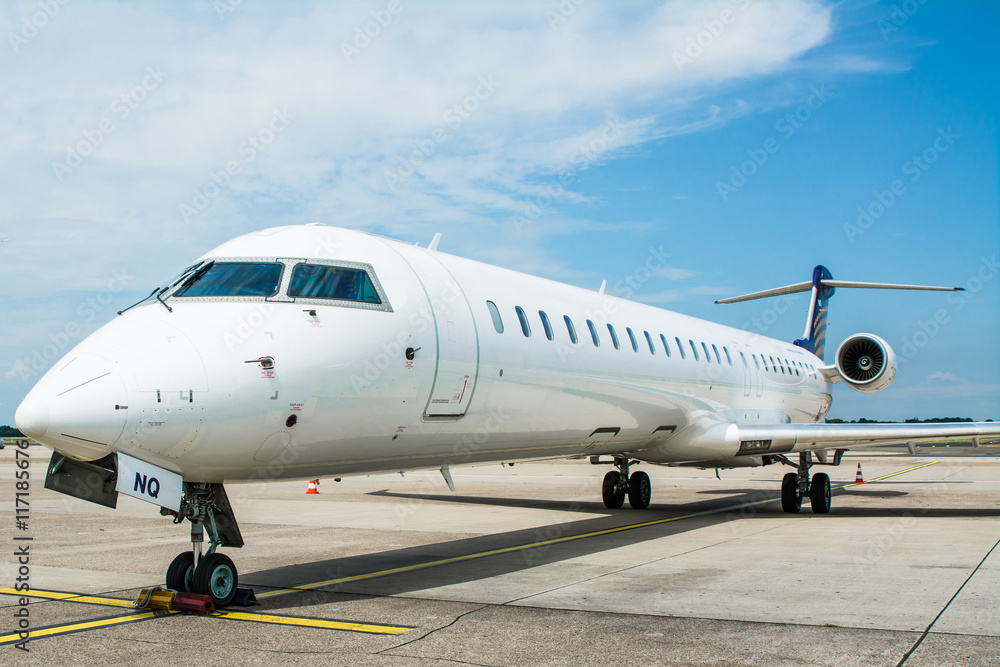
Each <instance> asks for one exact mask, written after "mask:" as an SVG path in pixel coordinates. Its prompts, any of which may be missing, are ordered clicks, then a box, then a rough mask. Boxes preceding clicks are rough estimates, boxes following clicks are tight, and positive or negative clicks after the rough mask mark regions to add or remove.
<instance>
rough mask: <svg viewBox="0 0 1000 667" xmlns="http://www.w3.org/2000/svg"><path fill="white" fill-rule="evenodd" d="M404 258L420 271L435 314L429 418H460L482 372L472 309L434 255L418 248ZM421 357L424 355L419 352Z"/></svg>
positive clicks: (428, 406) (431, 308)
mask: <svg viewBox="0 0 1000 667" xmlns="http://www.w3.org/2000/svg"><path fill="white" fill-rule="evenodd" d="M403 256H404V259H405V260H406V262H407V263H408V264H409V265H410V267H411V268H412V269H413V270H414V272H416V274H417V276H418V278H419V279H420V282H421V284H422V285H423V287H424V291H425V292H426V293H427V298H428V299H429V300H430V310H429V311H427V314H430V313H431V312H433V317H432V318H431V319H432V320H433V322H432V324H433V329H432V330H433V331H434V333H435V335H436V338H437V355H436V360H437V366H436V369H435V374H434V385H433V387H432V389H431V395H430V399H429V400H428V402H427V407H426V408H425V409H424V415H425V416H427V417H444V416H453V417H460V416H462V415H464V414H465V412H466V410H468V409H469V403H470V401H471V400H472V394H473V390H474V389H475V386H476V377H477V375H478V373H479V338H478V336H477V333H476V323H475V321H474V320H473V318H472V309H471V308H470V307H469V302H468V300H467V299H466V298H465V293H464V292H463V291H462V288H461V287H460V286H459V284H458V283H457V282H456V281H455V279H454V278H453V277H452V275H451V273H449V272H448V270H447V269H446V268H445V267H444V266H443V265H442V264H441V263H440V262H439V261H437V259H435V258H434V257H433V256H432V254H431V253H430V252H427V251H423V250H418V249H414V250H412V251H410V252H407V253H405V254H404V255H403ZM417 354H420V353H419V352H418V353H417Z"/></svg>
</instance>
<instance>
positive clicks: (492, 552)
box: [257, 460, 940, 599]
mask: <svg viewBox="0 0 1000 667" xmlns="http://www.w3.org/2000/svg"><path fill="white" fill-rule="evenodd" d="M937 463H940V460H938V461H931V462H930V463H924V464H922V465H918V466H913V467H911V468H907V469H905V470H900V471H897V472H893V473H889V474H887V475H882V476H880V477H875V478H873V479H872V480H870V481H868V482H862V483H861V484H873V483H875V482H881V481H883V480H886V479H889V478H891V477H897V476H899V475H904V474H906V473H908V472H913V471H914V470H920V469H921V468H926V467H928V466H932V465H935V464H937ZM861 484H858V483H857V482H851V483H850V484H843V485H840V486H836V487H834V489H833V490H840V489H848V488H851V487H855V486H861ZM777 500H779V498H765V499H762V500H754V501H750V502H746V503H739V504H737V505H729V506H727V507H722V508H717V509H711V510H704V511H701V512H693V513H690V514H683V515H681V516H674V517H667V518H665V519H655V520H653V521H642V522H639V523H633V524H627V525H624V526H615V527H612V528H604V529H602V530H595V531H591V532H589V533H581V534H579V535H567V536H565V537H556V538H552V539H550V540H541V541H539V542H531V543H529V544H518V545H513V546H509V547H500V548H498V549H489V550H487V551H479V552H475V553H471V554H462V555H459V556H452V557H450V558H442V559H439V560H433V561H428V562H426V563H414V564H412V565H401V566H399V567H394V568H389V569H386V570H378V571H376V572H367V573H363V574H355V575H350V576H346V577H338V578H336V579H326V580H324V581H315V582H311V583H305V584H299V585H297V586H293V587H289V588H277V589H274V590H270V591H263V592H261V593H258V594H257V598H258V599H265V598H272V597H278V596H282V595H291V594H293V593H301V592H303V591H309V590H314V589H317V588H325V587H326V586H336V585H340V584H347V583H353V582H356V581H367V580H369V579H377V578H380V577H389V576H393V575H396V574H404V573H407V572H416V571H418V570H425V569H429V568H432V567H440V566H442V565H452V564H454V563H462V562H465V561H470V560H476V559H479V558H489V557H491V556H500V555H504V554H510V553H517V552H520V551H527V550H528V549H537V548H541V547H547V546H552V545H554V544H562V543H564V542H575V541H576V540H583V539H588V538H591V537H600V536H603V535H612V534H615V533H621V532H625V531H630V530H637V529H639V528H648V527H650V526H658V525H661V524H665V523H672V522H675V521H681V520H683V519H694V518H697V517H703V516H710V515H713V514H722V513H725V512H732V511H734V510H739V509H743V508H746V507H755V506H757V505H764V504H767V503H773V502H775V501H777Z"/></svg>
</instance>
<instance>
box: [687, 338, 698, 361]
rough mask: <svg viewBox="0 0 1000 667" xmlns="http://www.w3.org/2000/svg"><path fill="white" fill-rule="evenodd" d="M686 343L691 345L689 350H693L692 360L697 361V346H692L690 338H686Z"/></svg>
mask: <svg viewBox="0 0 1000 667" xmlns="http://www.w3.org/2000/svg"><path fill="white" fill-rule="evenodd" d="M688 343H689V344H690V345H691V351H692V352H694V360H695V361H699V359H698V348H696V347H695V346H694V341H693V340H691V339H690V338H688Z"/></svg>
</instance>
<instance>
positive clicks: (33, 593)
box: [0, 588, 132, 609]
mask: <svg viewBox="0 0 1000 667" xmlns="http://www.w3.org/2000/svg"><path fill="white" fill-rule="evenodd" d="M0 595H16V596H20V597H26V598H41V599H43V600H60V601H62V602H80V603H83V604H99V605H102V606H105V607H128V608H129V609H131V608H132V601H131V600H120V599H118V598H106V597H101V596H97V595H80V594H79V593H63V592H61V591H40V590H36V589H31V590H30V591H18V590H16V589H13V588H0Z"/></svg>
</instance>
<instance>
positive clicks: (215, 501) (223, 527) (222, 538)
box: [162, 482, 243, 608]
mask: <svg viewBox="0 0 1000 667" xmlns="http://www.w3.org/2000/svg"><path fill="white" fill-rule="evenodd" d="M162 513H163V514H167V515H173V517H174V523H181V522H182V521H184V519H187V520H189V521H190V522H191V547H192V548H191V551H185V552H182V553H180V554H178V555H177V557H176V558H174V560H173V561H172V562H171V563H170V566H169V567H168V568H167V578H166V584H167V588H170V589H173V590H176V591H183V592H187V593H198V594H201V595H208V596H209V597H211V598H212V602H213V603H214V604H215V606H216V607H217V608H218V607H224V606H226V605H228V604H229V603H230V602H232V601H233V598H234V597H235V596H236V589H237V585H238V583H239V573H238V572H237V570H236V565H234V564H233V561H232V560H231V559H230V558H229V556H226V555H225V554H221V553H217V552H216V549H217V548H219V547H220V546H222V547H236V548H239V547H242V546H243V536H242V535H240V529H239V526H238V525H237V523H236V516H235V514H234V513H233V509H232V507H231V506H230V504H229V498H228V497H227V496H226V491H225V489H224V488H223V487H222V485H221V484H201V483H192V482H185V483H184V499H183V501H182V502H181V509H180V511H179V512H171V511H170V510H163V511H162ZM206 530H207V531H208V539H209V547H208V551H207V553H205V554H204V555H202V553H201V550H202V543H203V542H204V533H205V531H206Z"/></svg>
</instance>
